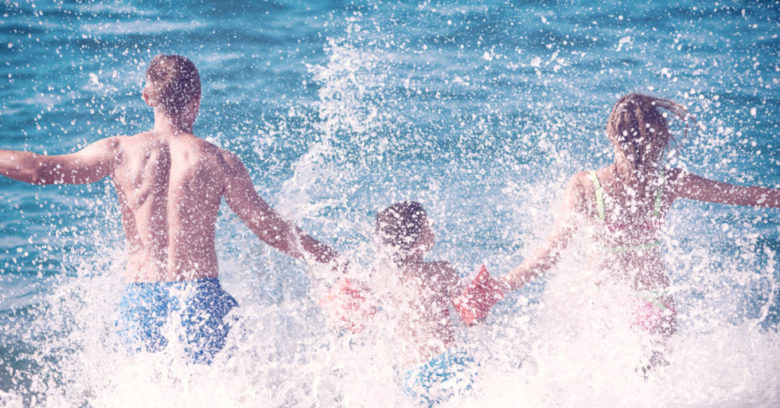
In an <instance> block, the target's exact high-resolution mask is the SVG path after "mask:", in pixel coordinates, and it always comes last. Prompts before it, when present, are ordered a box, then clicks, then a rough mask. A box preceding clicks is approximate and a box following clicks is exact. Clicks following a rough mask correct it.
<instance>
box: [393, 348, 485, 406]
mask: <svg viewBox="0 0 780 408" xmlns="http://www.w3.org/2000/svg"><path fill="white" fill-rule="evenodd" d="M477 365H478V364H477V363H476V362H475V361H474V359H473V358H472V357H471V356H470V355H469V354H468V353H466V352H465V351H451V350H448V351H445V352H444V353H442V354H440V355H439V356H437V357H434V358H433V359H431V360H430V361H428V362H427V363H425V364H423V365H421V366H419V367H417V368H415V369H412V370H409V371H407V372H406V375H405V376H404V383H403V388H404V392H406V394H408V395H409V396H411V397H412V398H414V400H415V401H416V402H417V403H418V404H420V405H421V406H427V407H433V406H435V405H436V404H439V403H441V402H444V401H446V400H448V399H450V398H452V397H453V396H454V395H456V394H460V393H462V392H464V391H467V390H470V389H471V386H472V384H473V383H474V376H475V375H476V370H475V369H476V367H477Z"/></svg>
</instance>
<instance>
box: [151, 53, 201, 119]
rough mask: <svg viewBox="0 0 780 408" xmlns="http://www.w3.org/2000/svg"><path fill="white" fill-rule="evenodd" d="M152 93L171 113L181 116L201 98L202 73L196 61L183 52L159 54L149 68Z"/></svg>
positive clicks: (165, 109) (160, 104) (167, 111)
mask: <svg viewBox="0 0 780 408" xmlns="http://www.w3.org/2000/svg"><path fill="white" fill-rule="evenodd" d="M146 81H147V83H148V85H149V87H148V91H147V92H149V96H150V97H152V98H153V99H154V100H156V101H157V102H158V103H159V106H160V107H161V108H162V109H163V110H164V111H165V113H166V114H168V115H170V116H179V115H181V114H182V113H184V110H185V108H186V107H187V106H188V105H189V104H190V103H191V102H192V101H194V100H196V99H197V98H200V75H199V74H198V69H197V68H195V64H193V63H192V61H190V60H189V59H187V58H186V57H182V56H181V55H163V54H160V55H157V56H155V57H154V58H152V61H151V62H149V68H147V69H146Z"/></svg>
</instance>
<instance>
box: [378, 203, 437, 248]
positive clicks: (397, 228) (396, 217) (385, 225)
mask: <svg viewBox="0 0 780 408" xmlns="http://www.w3.org/2000/svg"><path fill="white" fill-rule="evenodd" d="M426 222H427V215H426V213H425V209H423V207H422V205H420V203H418V202H416V201H403V202H399V203H395V204H393V205H391V206H390V207H387V208H385V209H384V210H382V211H379V212H378V213H377V215H376V234H377V235H378V236H379V238H380V240H381V241H382V244H384V245H385V246H387V247H390V248H392V249H393V250H394V251H395V252H396V254H397V255H398V256H400V257H401V258H403V257H406V256H408V255H410V253H409V252H410V251H411V250H412V249H413V248H414V245H415V243H416V242H417V240H418V239H419V238H420V235H421V234H422V231H423V228H424V227H425V223H426Z"/></svg>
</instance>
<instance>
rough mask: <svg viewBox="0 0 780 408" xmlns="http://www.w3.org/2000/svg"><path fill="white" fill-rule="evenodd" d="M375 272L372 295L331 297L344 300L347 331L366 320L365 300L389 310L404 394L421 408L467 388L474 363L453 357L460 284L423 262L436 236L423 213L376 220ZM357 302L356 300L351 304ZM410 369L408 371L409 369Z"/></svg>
mask: <svg viewBox="0 0 780 408" xmlns="http://www.w3.org/2000/svg"><path fill="white" fill-rule="evenodd" d="M376 235H377V238H378V241H379V253H380V256H379V259H380V261H379V266H378V267H377V268H376V270H375V273H378V274H380V276H379V277H378V278H377V280H379V281H381V284H377V285H373V287H372V288H371V289H372V290H371V293H370V294H369V293H367V292H366V291H362V292H361V291H359V290H357V289H355V288H353V287H351V286H349V284H346V285H342V286H340V287H339V292H338V293H332V294H331V298H330V299H331V300H335V298H337V297H338V296H339V295H342V296H341V298H342V300H344V299H345V300H346V301H345V302H344V303H342V305H341V306H342V307H344V306H345V304H346V306H347V309H351V310H352V311H353V312H357V313H352V314H351V315H344V314H342V315H341V318H343V319H344V320H345V321H346V324H347V326H348V327H350V328H352V329H356V328H357V329H359V328H360V327H361V326H362V323H364V322H356V320H360V319H362V320H364V319H365V318H366V317H367V316H368V314H367V313H365V306H362V307H363V309H362V310H363V312H362V313H361V312H360V310H359V309H361V306H360V305H359V303H361V302H360V301H362V300H363V299H364V296H363V295H364V294H365V295H366V296H365V297H367V298H370V299H372V300H375V303H377V304H379V305H381V306H383V307H384V308H386V309H387V310H392V312H393V315H392V316H391V320H392V322H393V323H392V324H393V333H396V334H399V333H400V334H403V335H402V336H397V337H395V338H394V339H393V341H394V343H393V345H394V347H395V348H396V349H395V350H394V351H397V352H398V353H397V354H398V355H399V356H401V358H402V359H403V361H402V362H401V365H402V366H404V367H406V368H407V371H406V373H405V375H404V379H403V381H404V389H405V391H406V392H407V393H408V394H409V395H411V396H412V397H413V398H415V399H416V400H417V401H418V402H419V403H421V404H423V405H428V406H432V405H435V404H436V403H438V402H441V401H443V400H445V399H447V398H450V397H451V396H453V395H454V394H455V393H457V392H459V391H462V390H465V389H468V388H469V387H470V386H471V382H472V378H471V377H472V374H473V371H472V370H471V369H472V368H473V366H474V361H473V359H472V358H471V357H469V356H468V355H467V354H466V353H465V352H462V351H454V348H455V335H454V331H453V327H452V324H451V322H450V311H449V305H450V302H451V299H452V294H453V292H454V289H455V288H456V285H457V283H458V275H457V272H456V271H455V270H454V269H453V268H452V266H450V264H449V263H447V262H445V261H426V260H425V259H424V257H425V254H426V253H428V252H429V251H430V250H431V248H433V245H434V234H433V230H432V229H431V224H430V222H429V221H428V217H427V215H426V213H425V210H424V209H423V207H422V206H421V205H420V204H419V203H417V202H413V201H404V202H399V203H396V204H393V205H392V206H390V207H388V208H385V209H384V210H382V211H379V213H378V214H377V216H376ZM355 300H358V301H357V302H355ZM409 367H412V368H411V369H409Z"/></svg>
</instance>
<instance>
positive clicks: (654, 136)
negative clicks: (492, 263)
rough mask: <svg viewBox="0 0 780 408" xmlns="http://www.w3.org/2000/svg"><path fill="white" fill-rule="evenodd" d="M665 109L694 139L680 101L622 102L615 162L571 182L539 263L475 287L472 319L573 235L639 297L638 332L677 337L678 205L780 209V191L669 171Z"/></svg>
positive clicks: (613, 121) (485, 278)
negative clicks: (666, 242) (674, 224)
mask: <svg viewBox="0 0 780 408" xmlns="http://www.w3.org/2000/svg"><path fill="white" fill-rule="evenodd" d="M660 109H665V110H666V111H668V112H670V113H671V114H672V115H674V116H675V117H677V118H678V119H680V120H682V121H684V122H685V125H686V128H685V129H686V133H687V126H688V120H689V119H691V120H692V119H693V118H692V117H691V116H690V115H689V113H688V112H687V111H686V109H685V108H684V107H683V106H681V105H679V104H677V103H675V102H672V101H669V100H666V99H660V98H655V97H652V96H647V95H640V94H628V95H625V96H623V97H622V98H620V99H619V100H618V102H617V103H616V104H615V106H614V108H613V109H612V113H611V114H610V116H609V119H608V121H607V137H608V138H609V140H610V141H611V142H612V144H613V145H614V147H615V156H614V163H612V164H611V165H610V166H608V167H604V168H601V169H598V170H595V171H594V170H591V171H582V172H580V173H577V174H575V175H574V176H573V177H572V178H571V180H570V181H569V184H568V187H567V188H566V191H565V192H564V196H563V206H562V207H563V208H562V210H560V212H559V213H558V214H556V222H555V225H554V227H553V232H552V234H551V235H550V236H549V238H548V240H547V242H546V243H544V244H543V245H541V246H540V247H539V248H538V249H537V250H536V251H535V252H534V254H533V255H532V256H531V257H529V258H528V259H526V260H525V261H524V262H523V263H522V264H521V265H520V266H518V267H517V268H515V269H513V270H512V271H511V272H509V274H507V275H506V276H504V277H502V278H501V279H495V278H492V277H490V276H489V275H488V274H487V273H486V272H483V273H482V274H480V275H479V276H478V278H477V279H476V280H475V281H474V282H472V283H471V284H470V285H468V287H467V288H466V289H465V290H464V292H463V294H462V296H461V297H460V298H459V305H460V306H459V311H460V312H461V314H462V315H463V316H464V319H468V320H470V321H475V320H478V319H481V318H484V317H485V316H486V315H487V312H488V310H489V308H490V307H491V306H492V305H493V304H495V303H496V302H497V301H498V300H500V299H501V298H502V297H503V296H504V294H505V293H506V292H508V291H509V290H514V289H517V288H520V287H522V286H523V285H525V284H526V283H527V282H528V281H530V280H531V279H533V278H534V277H536V276H537V275H540V274H542V273H544V272H546V271H547V270H549V269H550V268H551V267H553V266H554V265H555V264H556V263H557V262H558V259H559V257H560V253H561V251H562V250H563V249H564V248H565V247H566V246H567V244H568V243H569V241H570V239H571V238H572V236H573V234H574V233H575V232H576V231H577V230H585V231H589V234H590V236H589V237H588V239H590V240H591V241H592V242H593V243H594V244H596V245H595V250H596V251H598V255H599V256H598V257H596V258H600V259H601V265H600V266H601V267H602V268H606V269H607V270H610V271H612V272H614V275H616V276H618V277H620V278H621V279H625V280H626V281H627V282H628V283H629V285H630V286H631V287H632V288H633V290H634V291H635V293H636V304H635V308H634V316H633V318H632V320H633V322H632V323H633V325H634V326H635V327H638V328H640V329H642V330H645V331H647V332H649V333H651V334H653V335H654V336H657V337H660V338H662V339H665V338H668V337H669V336H670V335H672V334H673V333H674V332H675V327H676V324H675V319H676V308H675V304H674V299H673V298H672V296H671V295H670V294H669V293H668V288H669V284H670V280H669V275H668V274H667V272H666V270H665V269H664V265H663V262H662V260H661V244H662V243H661V240H660V238H661V229H662V227H663V224H664V219H665V217H666V214H667V212H668V211H669V208H671V206H672V203H673V202H674V201H675V200H676V199H678V198H687V199H691V200H697V201H708V202H714V203H722V204H733V205H752V206H762V207H775V208H777V207H780V190H774V189H769V188H764V187H743V186H735V185H731V184H726V183H721V182H717V181H712V180H708V179H705V178H702V177H699V176H697V175H694V174H691V173H688V172H686V171H684V170H682V169H677V168H671V167H668V166H667V165H666V164H665V163H664V153H665V151H666V148H667V146H668V145H669V142H670V141H671V140H672V139H673V136H672V135H671V134H670V133H669V129H668V128H667V124H666V119H665V117H664V115H663V114H662V113H661V111H660ZM651 364H653V362H652V361H651Z"/></svg>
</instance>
